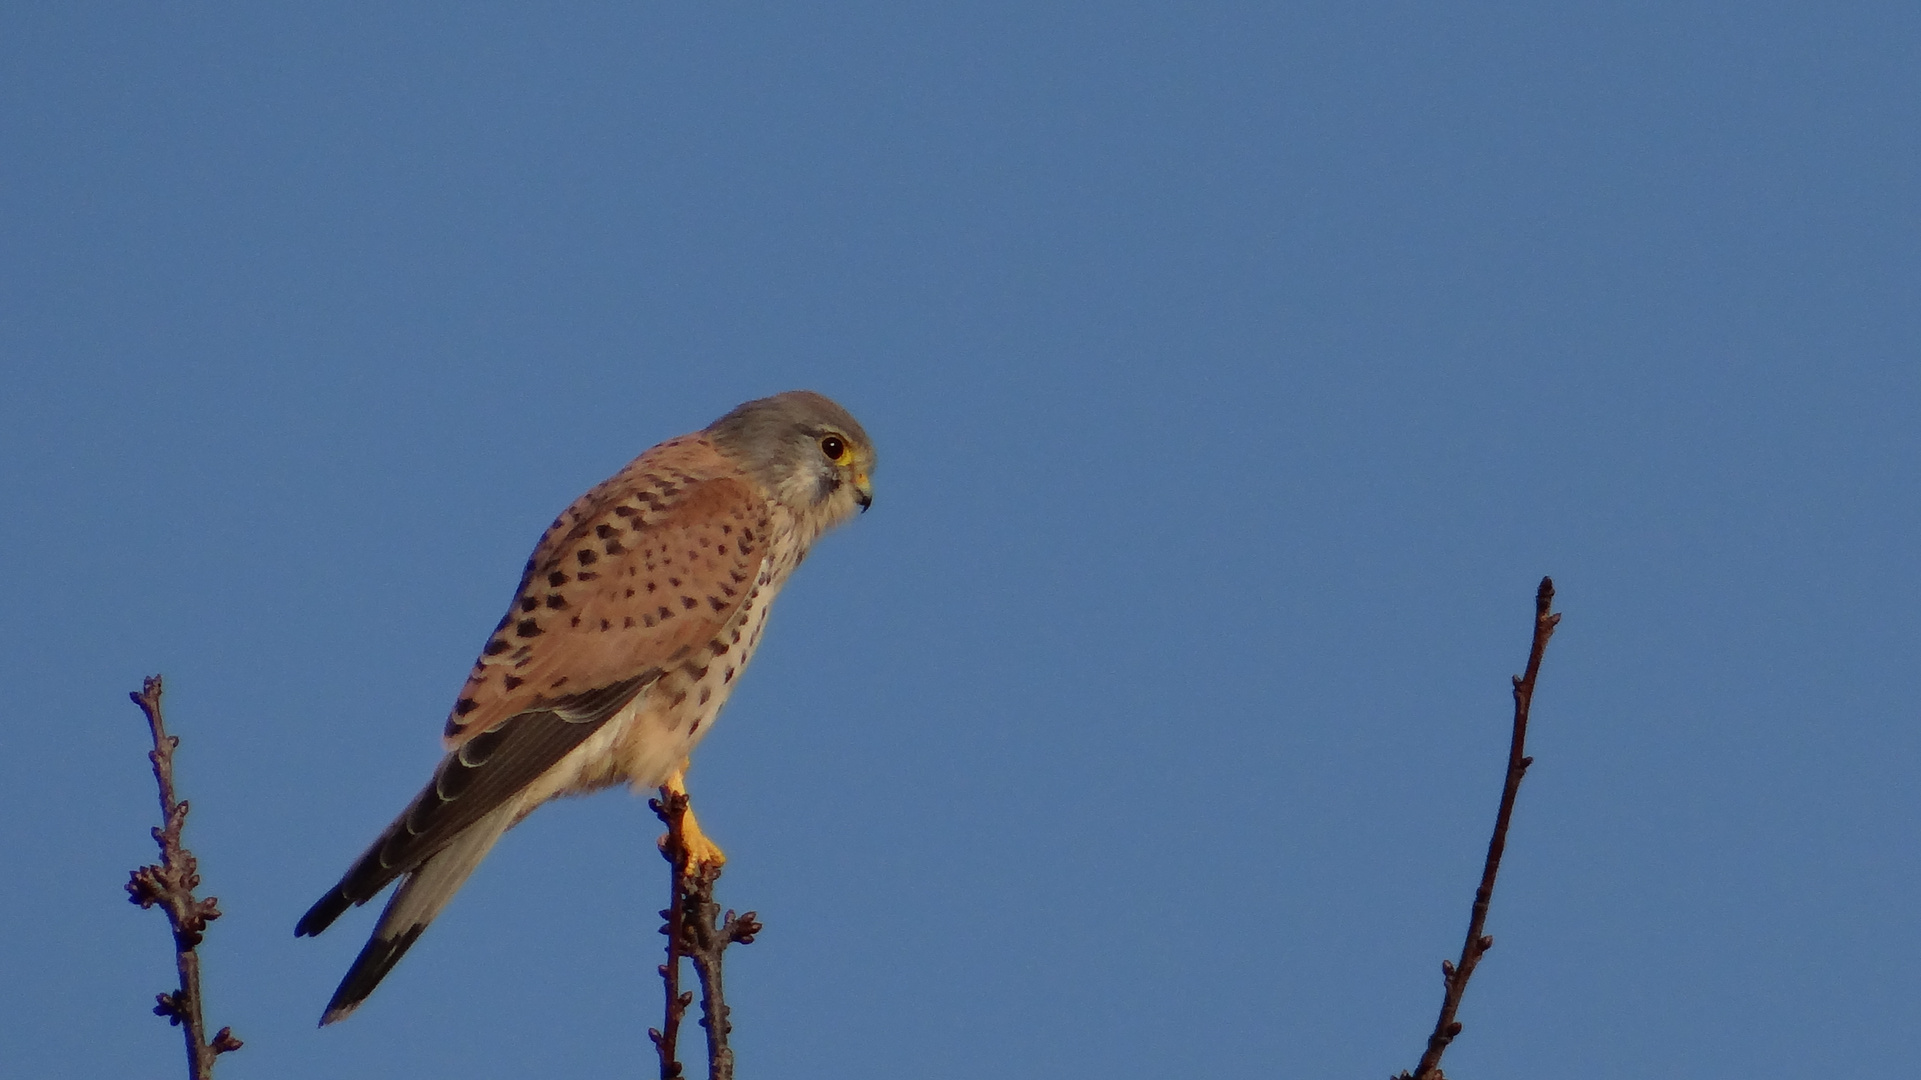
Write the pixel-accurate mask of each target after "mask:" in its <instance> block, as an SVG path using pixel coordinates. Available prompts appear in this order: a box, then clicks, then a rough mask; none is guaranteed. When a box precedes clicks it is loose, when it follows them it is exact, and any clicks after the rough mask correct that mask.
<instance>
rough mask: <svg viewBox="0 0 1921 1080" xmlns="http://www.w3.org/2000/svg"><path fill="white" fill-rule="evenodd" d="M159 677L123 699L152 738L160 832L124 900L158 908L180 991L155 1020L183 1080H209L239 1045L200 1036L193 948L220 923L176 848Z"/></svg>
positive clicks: (182, 805) (170, 738)
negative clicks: (177, 1034) (179, 1057)
mask: <svg viewBox="0 0 1921 1080" xmlns="http://www.w3.org/2000/svg"><path fill="white" fill-rule="evenodd" d="M160 691H161V684H160V676H158V675H154V676H150V677H149V678H148V679H147V680H146V681H145V682H144V683H142V684H141V687H140V690H139V692H138V693H133V694H129V695H127V696H128V697H130V698H132V699H133V703H134V704H135V705H138V706H140V711H141V712H143V713H145V714H147V727H148V728H149V729H150V730H151V731H152V733H153V750H152V751H151V752H149V753H148V754H147V760H149V761H151V762H152V763H153V778H154V781H155V782H156V783H157V784H158V785H159V787H160V820H161V822H162V823H163V824H162V825H161V827H159V828H156V829H154V830H153V839H154V842H155V843H156V844H158V845H160V862H159V863H157V864H154V865H149V866H143V867H141V868H140V869H138V870H135V871H134V872H133V874H132V876H131V877H130V878H129V880H128V881H127V899H128V900H130V901H132V902H133V903H136V904H138V905H140V906H141V907H143V908H150V907H153V906H155V905H159V907H160V908H161V910H163V911H165V912H166V913H167V922H168V923H169V924H171V925H172V927H173V947H174V966H175V967H176V968H177V969H178V971H179V975H180V988H179V989H177V990H175V991H173V992H172V993H168V994H160V995H158V996H157V997H156V1001H157V1002H158V1003H157V1004H156V1005H154V1007H153V1011H154V1013H155V1015H158V1016H164V1017H166V1018H167V1022H168V1023H171V1024H174V1025H176V1026H179V1027H180V1028H182V1029H183V1030H182V1034H183V1035H185V1037H186V1040H187V1075H188V1077H189V1078H190V1080H213V1063H214V1059H215V1058H217V1057H219V1056H220V1055H221V1054H225V1053H230V1052H232V1051H235V1050H238V1049H240V1046H241V1042H240V1040H239V1039H237V1038H235V1037H234V1034H233V1029H232V1028H224V1027H223V1028H221V1029H220V1030H219V1031H218V1032H215V1033H214V1037H213V1039H212V1040H211V1041H209V1040H208V1039H207V1036H206V1031H207V1028H206V1021H205V1020H204V1019H203V1018H202V1016H201V1007H200V1006H201V998H200V955H199V954H198V953H197V952H195V951H194V950H195V947H196V946H198V945H199V944H200V939H201V938H202V937H204V936H205V935H206V932H207V924H208V923H210V922H212V921H214V920H215V919H218V918H219V917H220V903H219V901H218V900H216V899H215V898H214V897H211V896H209V897H207V898H206V899H205V900H196V899H194V895H193V891H194V889H196V888H198V887H199V885H200V864H199V862H198V860H196V859H195V858H194V857H193V852H191V851H188V850H187V848H186V845H184V844H182V843H181V842H180V833H181V830H182V829H183V828H185V826H186V824H187V804H186V802H185V801H180V800H176V799H175V798H174V788H173V752H174V750H175V749H176V748H178V747H179V745H180V739H179V737H178V736H175V735H169V734H167V725H166V722H165V721H164V720H163V719H162V718H161V715H160Z"/></svg>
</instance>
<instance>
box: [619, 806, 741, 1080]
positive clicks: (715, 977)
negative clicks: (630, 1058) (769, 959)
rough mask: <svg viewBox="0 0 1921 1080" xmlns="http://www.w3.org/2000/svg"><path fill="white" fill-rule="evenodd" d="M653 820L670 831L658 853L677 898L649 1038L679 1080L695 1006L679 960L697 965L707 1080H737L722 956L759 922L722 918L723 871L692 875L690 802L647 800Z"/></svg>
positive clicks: (667, 915) (708, 868) (667, 919)
mask: <svg viewBox="0 0 1921 1080" xmlns="http://www.w3.org/2000/svg"><path fill="white" fill-rule="evenodd" d="M647 805H648V806H650V807H652V808H653V811H654V814H655V815H656V816H658V817H659V818H660V820H661V821H662V822H664V823H665V824H666V826H667V835H666V836H665V837H664V838H663V839H662V842H661V845H660V853H661V855H662V857H664V858H665V859H666V860H667V862H668V864H669V865H670V866H672V867H673V897H672V900H671V901H670V902H669V904H668V907H667V910H665V911H663V912H661V913H660V915H661V918H662V919H663V920H664V922H663V925H662V926H661V928H660V932H661V933H663V934H665V935H667V962H666V963H665V964H662V965H661V966H660V979H661V982H662V983H663V984H664V985H665V987H666V990H667V1012H666V1020H665V1023H663V1024H662V1026H661V1027H659V1028H649V1029H648V1031H647V1036H648V1038H650V1039H652V1040H653V1042H654V1049H655V1051H656V1052H657V1053H658V1054H659V1057H660V1077H661V1080H679V1077H680V1076H681V1067H680V1062H679V1061H678V1060H676V1058H675V1055H676V1046H675V1043H676V1040H677V1038H678V1036H679V1032H680V1021H681V1017H682V1016H684V1015H686V1012H687V1006H688V1005H690V1004H692V1003H693V1000H694V994H693V991H691V990H688V991H682V990H681V989H680V958H681V957H683V956H685V957H686V958H688V959H689V960H692V961H693V962H694V973H695V975H696V976H698V978H699V979H700V1013H701V1015H700V1026H701V1027H702V1028H705V1029H706V1031H707V1080H733V1077H734V1051H733V1050H732V1049H731V1048H730V1047H728V1045H727V1036H728V1035H729V1034H730V1033H732V1031H733V1030H734V1025H733V1023H732V1022H731V1021H730V1020H729V1019H728V1013H729V1012H730V1011H731V1010H729V1009H728V1007H727V999H726V994H725V992H724V990H723V986H722V980H721V955H722V954H723V953H725V952H726V951H727V946H729V945H750V944H752V943H753V940H754V935H755V934H758V933H760V931H761V929H762V927H761V924H760V920H758V919H756V918H755V917H754V912H751V911H749V912H747V913H746V914H743V915H736V914H734V913H733V912H732V911H728V912H726V913H725V914H722V913H721V910H720V905H719V904H716V903H715V902H714V883H715V882H716V881H718V880H720V867H718V866H714V865H711V864H706V863H703V864H701V865H700V866H698V867H697V868H696V869H695V871H694V872H693V873H691V874H690V873H688V872H687V871H688V865H687V860H688V853H687V845H686V841H685V839H684V838H683V836H682V834H681V825H682V822H683V821H684V820H685V818H686V816H687V796H685V795H683V794H679V793H677V792H673V791H669V790H668V789H666V788H662V789H660V798H658V799H649V800H647Z"/></svg>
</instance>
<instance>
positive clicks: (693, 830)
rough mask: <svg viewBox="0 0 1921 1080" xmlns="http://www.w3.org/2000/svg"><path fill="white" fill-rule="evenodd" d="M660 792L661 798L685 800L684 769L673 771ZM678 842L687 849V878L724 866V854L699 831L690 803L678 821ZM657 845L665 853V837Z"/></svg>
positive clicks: (718, 846)
mask: <svg viewBox="0 0 1921 1080" xmlns="http://www.w3.org/2000/svg"><path fill="white" fill-rule="evenodd" d="M660 790H661V793H662V795H663V796H665V795H679V796H681V797H682V798H686V796H687V776H686V770H685V767H684V766H683V767H682V768H679V769H675V770H674V774H673V775H672V776H669V777H668V778H667V782H666V783H665V784H662V785H661V788H660ZM680 840H681V843H682V844H684V845H685V846H686V848H687V869H686V875H687V876H688V877H699V876H700V872H701V870H702V869H704V868H707V867H712V868H713V869H715V870H719V869H720V868H721V867H722V866H724V865H726V863H727V855H726V853H724V852H722V851H721V850H720V845H719V844H716V843H714V842H713V840H712V839H710V838H709V837H708V836H707V834H706V833H704V832H702V831H701V829H700V821H699V819H697V818H695V817H694V808H693V805H692V804H691V802H690V803H689V805H688V807H687V812H686V813H685V814H683V815H682V816H681V819H680ZM657 843H659V845H660V850H661V851H663V852H665V851H666V850H667V837H665V836H663V837H661V838H660V840H659V841H657Z"/></svg>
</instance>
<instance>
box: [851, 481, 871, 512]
mask: <svg viewBox="0 0 1921 1080" xmlns="http://www.w3.org/2000/svg"><path fill="white" fill-rule="evenodd" d="M854 491H855V493H856V494H855V495H854V501H855V502H857V503H859V504H860V512H861V513H863V514H865V513H866V512H867V508H868V507H870V506H872V505H874V485H873V483H872V482H871V481H869V480H868V479H867V474H866V473H860V474H858V475H857V476H855V477H854Z"/></svg>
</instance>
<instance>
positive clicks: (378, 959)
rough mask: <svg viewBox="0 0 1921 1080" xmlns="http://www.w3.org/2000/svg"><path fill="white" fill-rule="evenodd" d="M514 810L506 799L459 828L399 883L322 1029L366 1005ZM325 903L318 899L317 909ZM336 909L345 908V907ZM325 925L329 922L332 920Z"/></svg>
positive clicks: (331, 1004)
mask: <svg viewBox="0 0 1921 1080" xmlns="http://www.w3.org/2000/svg"><path fill="white" fill-rule="evenodd" d="M515 809H516V807H515V804H514V802H513V801H512V800H509V801H508V802H507V803H506V804H505V805H503V806H501V807H500V808H499V809H497V810H494V811H493V812H491V813H489V814H488V815H487V816H486V817H483V818H481V819H480V820H479V821H476V822H474V823H473V824H472V825H469V826H468V827H467V828H465V829H463V830H462V831H461V832H460V835H458V836H457V837H455V838H454V840H453V841H452V842H451V843H449V844H448V845H447V846H446V847H444V848H441V849H440V850H439V851H437V852H435V853H434V854H433V855H432V856H431V857H429V858H428V859H427V860H426V861H425V862H423V863H421V864H420V865H419V866H417V867H415V868H414V869H413V870H412V871H411V872H409V873H408V874H407V876H406V877H404V878H402V879H401V881H400V886H399V887H398V888H396V889H395V890H394V894H393V897H392V898H391V899H389V900H388V901H387V907H386V910H384V911H382V912H381V913H380V922H379V923H378V924H376V925H375V926H374V932H373V936H372V937H371V938H368V939H367V944H366V946H365V947H364V948H362V949H361V950H360V955H359V956H358V957H355V958H354V963H353V966H352V967H350V968H348V969H347V974H346V976H345V977H344V978H342V979H341V980H340V986H339V988H338V989H336V990H335V991H334V996H333V999H332V1000H331V1001H329V1002H327V1011H326V1012H325V1013H322V1014H321V1017H320V1025H321V1026H322V1027H325V1026H326V1025H328V1024H331V1023H333V1022H334V1021H336V1020H339V1019H342V1018H343V1017H345V1016H347V1015H348V1014H349V1013H352V1012H353V1011H354V1010H355V1009H357V1008H359V1007H360V1003H361V1002H363V1001H365V1000H367V995H368V994H371V993H373V992H374V987H376V986H379V985H380V980H382V979H384V978H386V977H387V973H388V972H389V971H392V970H393V968H394V965H395V964H397V963H399V962H400V958H401V957H402V956H404V955H406V953H407V949H408V948H409V947H411V946H412V945H413V943H414V940H415V939H416V938H418V937H419V936H420V934H421V931H423V930H425V929H427V924H428V923H430V922H433V921H434V916H436V915H438V914H440V909H441V908H444V907H446V906H447V901H449V900H451V899H453V896H454V893H456V892H458V891H460V886H461V885H463V884H465V883H466V881H467V875H468V874H471V873H473V871H474V867H475V866H478V865H479V864H480V860H481V859H482V857H484V856H485V855H486V854H487V852H488V850H489V849H490V848H492V847H493V846H494V843H495V842H496V841H498V840H499V839H500V836H501V834H502V833H504V832H506V831H507V827H508V826H509V825H512V824H513V822H514V810H515ZM325 903H326V901H325V900H323V901H322V904H325ZM316 906H319V905H316ZM340 906H341V907H342V908H344V907H345V906H346V904H345V903H342V904H341V905H340ZM335 914H337V912H335ZM309 917H310V918H311V917H312V916H311V915H310V916H309ZM326 921H327V922H331V921H332V919H331V917H329V918H328V919H327V920H326ZM322 925H323V926H324V923H323V924H322ZM316 932H317V931H316Z"/></svg>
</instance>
